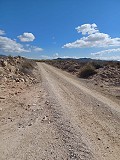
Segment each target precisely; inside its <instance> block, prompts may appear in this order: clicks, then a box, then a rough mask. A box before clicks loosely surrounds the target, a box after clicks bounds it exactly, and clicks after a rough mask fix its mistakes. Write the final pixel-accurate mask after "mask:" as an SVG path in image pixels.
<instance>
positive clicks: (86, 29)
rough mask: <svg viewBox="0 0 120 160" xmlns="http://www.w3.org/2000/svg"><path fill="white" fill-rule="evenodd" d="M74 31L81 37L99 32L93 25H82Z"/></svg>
mask: <svg viewBox="0 0 120 160" xmlns="http://www.w3.org/2000/svg"><path fill="white" fill-rule="evenodd" d="M75 29H76V30H77V31H78V33H80V32H81V33H82V34H83V35H85V34H93V33H96V32H99V30H98V29H97V25H96V24H95V23H93V24H83V25H81V26H78V27H76V28H75Z"/></svg>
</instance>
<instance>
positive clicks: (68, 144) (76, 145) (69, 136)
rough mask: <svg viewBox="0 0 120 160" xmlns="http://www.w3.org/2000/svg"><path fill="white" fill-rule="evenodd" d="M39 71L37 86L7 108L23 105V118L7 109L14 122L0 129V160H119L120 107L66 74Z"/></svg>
mask: <svg viewBox="0 0 120 160" xmlns="http://www.w3.org/2000/svg"><path fill="white" fill-rule="evenodd" d="M38 67H39V73H40V75H39V76H40V83H38V84H37V85H35V86H34V87H33V88H31V89H30V90H28V91H26V92H25V93H24V94H22V95H20V96H19V98H16V99H15V98H14V101H15V102H16V103H15V105H12V106H11V108H12V109H13V110H14V109H15V107H16V105H18V106H17V107H18V108H19V107H20V106H19V105H20V101H22V104H23V106H22V111H20V113H21V114H20V115H21V117H19V116H18V117H17V116H16V112H13V113H12V111H11V113H9V114H11V117H14V118H13V119H14V120H13V121H12V122H10V123H6V124H4V125H1V129H0V157H1V158H0V160H28V159H29V160H62V159H63V160H72V159H74V160H119V159H120V106H119V105H118V104H117V103H115V102H113V101H112V100H110V99H109V98H107V97H104V96H102V95H101V94H100V93H98V92H96V91H93V90H91V89H90V88H87V87H86V86H84V84H83V83H81V82H80V81H79V79H77V78H75V77H74V76H72V75H70V74H68V73H66V72H64V71H61V70H59V69H57V68H54V67H52V66H49V65H47V64H44V63H38ZM25 97H26V99H25ZM9 104H10V103H9ZM12 104H13V103H12ZM18 108H16V109H17V110H18ZM6 110H8V111H9V110H10V105H8V104H6ZM5 113H6V112H5Z"/></svg>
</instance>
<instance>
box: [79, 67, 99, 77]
mask: <svg viewBox="0 0 120 160" xmlns="http://www.w3.org/2000/svg"><path fill="white" fill-rule="evenodd" d="M96 73H97V72H96V70H95V67H94V66H92V65H91V64H86V65H84V66H83V67H82V68H81V69H80V72H79V73H78V77H79V78H88V77H90V76H92V75H94V74H96Z"/></svg>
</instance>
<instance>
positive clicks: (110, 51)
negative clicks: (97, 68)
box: [91, 48, 120, 55]
mask: <svg viewBox="0 0 120 160" xmlns="http://www.w3.org/2000/svg"><path fill="white" fill-rule="evenodd" d="M115 52H120V48H115V49H107V50H103V51H99V52H94V53H91V55H103V54H107V53H115Z"/></svg>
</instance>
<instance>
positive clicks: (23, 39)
mask: <svg viewBox="0 0 120 160" xmlns="http://www.w3.org/2000/svg"><path fill="white" fill-rule="evenodd" d="M18 38H19V39H20V41H21V42H32V41H33V40H34V39H35V36H34V35H33V34H32V33H28V32H25V33H23V35H20V36H18Z"/></svg>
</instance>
